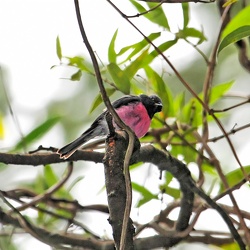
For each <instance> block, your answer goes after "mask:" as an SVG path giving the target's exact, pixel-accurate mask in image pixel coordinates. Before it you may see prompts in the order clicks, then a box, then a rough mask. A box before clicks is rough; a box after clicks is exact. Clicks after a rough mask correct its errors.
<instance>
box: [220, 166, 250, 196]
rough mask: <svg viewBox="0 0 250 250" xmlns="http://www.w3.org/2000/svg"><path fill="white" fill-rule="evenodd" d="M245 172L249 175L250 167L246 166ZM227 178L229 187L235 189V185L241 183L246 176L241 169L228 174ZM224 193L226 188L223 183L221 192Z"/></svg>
mask: <svg viewBox="0 0 250 250" xmlns="http://www.w3.org/2000/svg"><path fill="white" fill-rule="evenodd" d="M244 170H245V172H246V174H247V175H248V174H250V166H245V167H244ZM226 178H227V182H228V184H229V187H233V186H234V185H236V184H237V183H239V182H240V181H242V180H243V179H244V175H243V173H242V170H241V168H237V169H236V170H233V171H231V172H229V173H228V174H226ZM223 191H225V188H224V185H223V183H221V185H220V192H223Z"/></svg>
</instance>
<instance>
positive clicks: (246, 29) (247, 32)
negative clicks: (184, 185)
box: [218, 13, 250, 53]
mask: <svg viewBox="0 0 250 250" xmlns="http://www.w3.org/2000/svg"><path fill="white" fill-rule="evenodd" d="M249 15H250V13H249ZM249 36H250V25H248V26H242V27H240V28H238V29H236V30H234V31H232V32H231V33H230V34H228V35H227V36H226V37H225V38H224V39H223V40H222V41H221V43H220V46H219V49H218V53H220V52H221V51H222V50H223V49H224V48H226V47H227V46H229V45H230V44H233V43H236V42H238V41H239V40H241V39H243V38H245V37H249Z"/></svg>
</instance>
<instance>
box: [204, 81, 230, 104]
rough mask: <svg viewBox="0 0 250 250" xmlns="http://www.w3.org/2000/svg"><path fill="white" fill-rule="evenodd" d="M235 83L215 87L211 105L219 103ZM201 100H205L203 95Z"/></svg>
mask: <svg viewBox="0 0 250 250" xmlns="http://www.w3.org/2000/svg"><path fill="white" fill-rule="evenodd" d="M233 84H234V81H230V82H226V83H221V84H218V85H215V86H214V87H213V88H212V91H211V95H210V101H209V102H210V104H214V103H215V102H217V101H219V99H220V98H221V97H222V96H223V95H224V94H225V93H227V92H228V90H229V89H231V87H232V86H233ZM200 97H201V98H203V95H200Z"/></svg>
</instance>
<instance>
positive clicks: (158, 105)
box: [155, 103, 162, 112]
mask: <svg viewBox="0 0 250 250" xmlns="http://www.w3.org/2000/svg"><path fill="white" fill-rule="evenodd" d="M155 107H156V110H157V112H161V111H162V104H161V103H155Z"/></svg>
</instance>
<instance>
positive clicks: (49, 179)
mask: <svg viewBox="0 0 250 250" xmlns="http://www.w3.org/2000/svg"><path fill="white" fill-rule="evenodd" d="M43 171H44V178H43V180H44V182H45V187H44V189H48V188H50V187H52V186H53V185H55V184H56V183H58V182H59V181H60V179H61V177H58V176H57V175H56V174H55V172H54V170H53V168H52V167H51V166H50V165H46V166H44V169H43ZM53 196H54V197H59V198H64V199H71V198H72V197H71V195H70V194H69V192H68V191H67V190H66V189H65V188H64V187H60V188H59V189H58V190H56V192H55V193H53Z"/></svg>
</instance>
